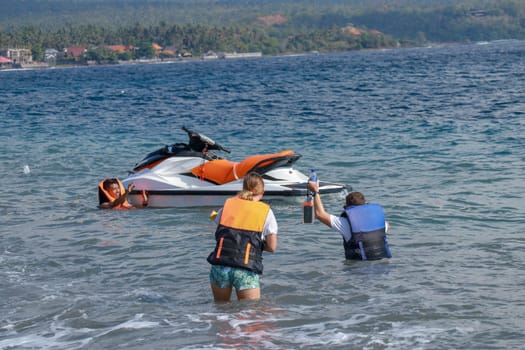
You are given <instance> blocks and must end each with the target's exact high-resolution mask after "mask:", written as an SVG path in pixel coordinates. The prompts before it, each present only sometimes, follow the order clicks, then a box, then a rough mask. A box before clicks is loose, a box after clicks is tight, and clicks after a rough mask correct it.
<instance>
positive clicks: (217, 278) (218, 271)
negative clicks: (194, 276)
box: [210, 265, 260, 290]
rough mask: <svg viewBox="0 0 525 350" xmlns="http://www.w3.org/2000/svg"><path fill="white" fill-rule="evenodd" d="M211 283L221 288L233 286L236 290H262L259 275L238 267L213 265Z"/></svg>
mask: <svg viewBox="0 0 525 350" xmlns="http://www.w3.org/2000/svg"><path fill="white" fill-rule="evenodd" d="M210 281H211V282H212V283H213V284H215V285H216V286H217V287H219V288H227V287H230V286H233V287H234V288H235V289H236V290H245V289H253V288H260V284H259V275H258V274H257V273H255V272H253V271H249V270H245V269H240V268H236V267H229V266H220V265H212V266H211V270H210Z"/></svg>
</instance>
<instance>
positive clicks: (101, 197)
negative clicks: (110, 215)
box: [98, 179, 133, 209]
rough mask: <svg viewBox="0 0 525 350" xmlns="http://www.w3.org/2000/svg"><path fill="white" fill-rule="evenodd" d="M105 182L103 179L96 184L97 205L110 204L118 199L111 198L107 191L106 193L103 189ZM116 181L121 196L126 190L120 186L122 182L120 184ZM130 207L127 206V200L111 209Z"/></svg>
mask: <svg viewBox="0 0 525 350" xmlns="http://www.w3.org/2000/svg"><path fill="white" fill-rule="evenodd" d="M106 180H108V179H104V180H102V181H100V182H99V183H98V203H99V205H100V204H102V203H107V202H109V203H111V202H113V201H115V200H116V199H118V198H116V197H113V195H112V194H111V193H109V192H108V191H106V189H105V188H104V182H105V181H106ZM116 180H117V183H118V186H119V188H120V195H121V196H122V195H123V194H124V192H125V191H126V189H125V188H124V185H123V184H122V182H120V180H119V179H116ZM132 207H133V206H132V205H131V204H129V202H128V201H127V200H125V201H124V202H122V204H120V205H117V206H116V207H113V208H112V209H129V208H132Z"/></svg>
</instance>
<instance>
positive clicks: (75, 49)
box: [64, 46, 87, 58]
mask: <svg viewBox="0 0 525 350" xmlns="http://www.w3.org/2000/svg"><path fill="white" fill-rule="evenodd" d="M86 51H87V50H86V47H85V46H70V47H66V48H64V57H75V58H77V57H82V56H84V54H85V53H86Z"/></svg>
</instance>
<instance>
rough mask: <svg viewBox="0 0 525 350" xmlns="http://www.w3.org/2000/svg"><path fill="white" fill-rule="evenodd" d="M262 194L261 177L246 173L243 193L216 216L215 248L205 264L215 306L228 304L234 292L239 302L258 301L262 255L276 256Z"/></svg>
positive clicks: (271, 222) (269, 215)
mask: <svg viewBox="0 0 525 350" xmlns="http://www.w3.org/2000/svg"><path fill="white" fill-rule="evenodd" d="M263 194H264V182H263V179H262V177H261V176H260V175H259V174H257V173H254V172H252V173H249V174H247V175H246V176H245V177H244V181H243V186H242V191H241V192H240V193H239V194H238V195H237V196H235V197H232V198H229V199H227V200H226V202H225V203H224V206H223V207H222V208H221V209H220V210H219V211H218V213H217V215H216V216H215V219H214V221H215V223H216V224H217V225H218V226H217V229H216V231H215V240H216V245H215V249H214V250H213V252H212V253H211V254H210V255H209V256H208V259H207V260H208V262H209V263H210V264H211V265H212V266H211V270H210V283H211V290H212V292H213V297H214V299H215V301H216V302H226V301H229V300H230V298H231V294H232V290H233V288H235V291H236V294H237V299H238V300H258V299H260V298H261V289H260V283H259V275H261V274H262V273H263V264H262V253H263V250H264V251H267V252H270V253H273V252H275V250H276V249H277V230H278V227H277V221H276V219H275V215H274V214H273V211H272V209H271V208H270V206H269V205H268V204H266V203H263V202H261V198H262V196H263ZM212 218H213V217H212Z"/></svg>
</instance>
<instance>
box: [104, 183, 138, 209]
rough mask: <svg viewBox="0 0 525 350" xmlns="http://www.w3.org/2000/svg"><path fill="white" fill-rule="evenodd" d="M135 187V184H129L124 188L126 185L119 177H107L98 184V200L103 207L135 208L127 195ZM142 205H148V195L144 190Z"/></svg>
mask: <svg viewBox="0 0 525 350" xmlns="http://www.w3.org/2000/svg"><path fill="white" fill-rule="evenodd" d="M134 188H135V185H134V184H132V183H131V184H129V185H128V188H127V189H126V190H124V185H123V184H122V182H120V180H119V179H117V178H111V179H105V180H102V181H100V183H99V184H98V202H99V208H101V209H131V208H134V206H132V205H131V204H130V203H129V202H128V200H127V197H128V195H129V193H130V192H131V191H133V189H134ZM142 206H143V207H146V206H148V196H147V194H146V191H145V190H142Z"/></svg>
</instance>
